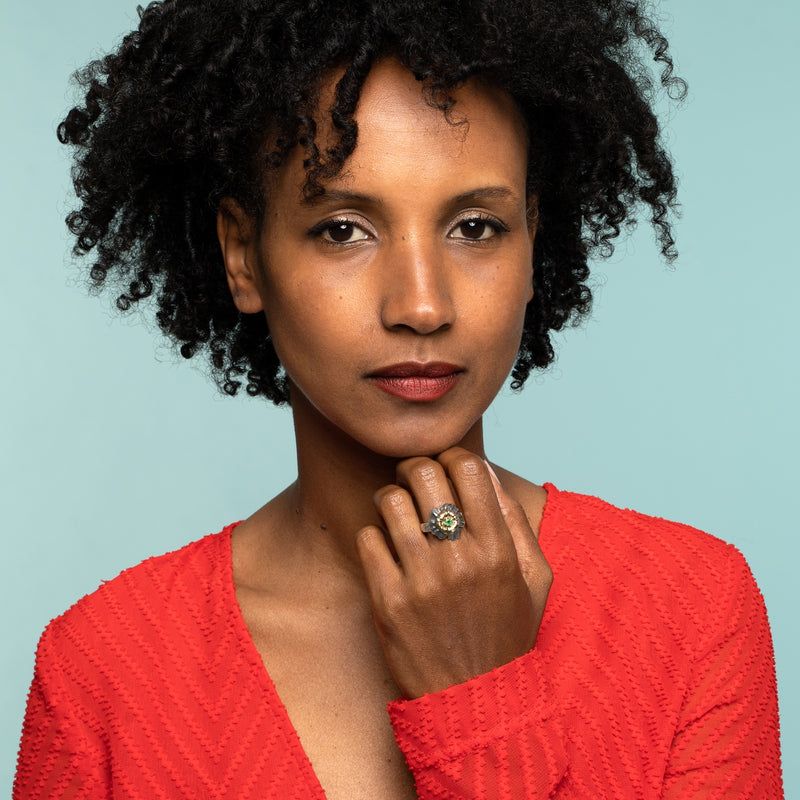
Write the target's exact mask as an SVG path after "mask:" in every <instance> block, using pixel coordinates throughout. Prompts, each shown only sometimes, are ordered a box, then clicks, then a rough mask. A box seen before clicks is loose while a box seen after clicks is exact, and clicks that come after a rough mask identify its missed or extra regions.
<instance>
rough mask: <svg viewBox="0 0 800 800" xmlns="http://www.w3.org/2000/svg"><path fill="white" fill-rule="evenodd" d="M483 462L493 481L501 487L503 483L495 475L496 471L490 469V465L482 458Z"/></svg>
mask: <svg viewBox="0 0 800 800" xmlns="http://www.w3.org/2000/svg"><path fill="white" fill-rule="evenodd" d="M483 463H484V464H486V469H488V470H489V474H490V475H491V476H492V479H493V480H494V482H495V483H496V484H497V485H498V486H499V487H500V488H501V489H502V488H503V484H502V483H500V478H498V477H497V473H496V472H495V471H494V470H493V469H492V465H491V464H490V463H489V462H488V461H487V460H486V459H485V458H484V459H483Z"/></svg>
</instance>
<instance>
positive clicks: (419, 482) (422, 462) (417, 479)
mask: <svg viewBox="0 0 800 800" xmlns="http://www.w3.org/2000/svg"><path fill="white" fill-rule="evenodd" d="M402 474H403V477H404V478H405V479H406V481H408V483H410V484H412V485H414V486H423V487H425V488H432V487H434V486H436V485H438V484H439V482H440V480H441V479H442V477H443V476H442V469H441V467H440V466H439V465H438V464H437V463H436V462H435V461H431V459H429V458H416V459H412V460H411V461H410V462H406V466H405V468H404V470H403V473H402Z"/></svg>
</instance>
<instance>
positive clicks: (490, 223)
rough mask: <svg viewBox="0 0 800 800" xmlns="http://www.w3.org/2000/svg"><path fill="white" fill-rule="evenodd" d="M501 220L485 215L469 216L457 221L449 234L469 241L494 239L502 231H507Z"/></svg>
mask: <svg viewBox="0 0 800 800" xmlns="http://www.w3.org/2000/svg"><path fill="white" fill-rule="evenodd" d="M507 232H508V228H506V227H505V226H504V225H503V224H502V223H501V222H500V221H498V220H495V219H488V218H484V217H468V218H467V219H462V220H461V222H457V223H456V225H455V227H454V228H453V229H452V230H451V231H450V233H449V234H448V235H449V236H450V238H451V239H463V240H465V241H468V242H482V241H486V240H487V239H493V238H494V237H495V236H499V235H500V234H501V233H507Z"/></svg>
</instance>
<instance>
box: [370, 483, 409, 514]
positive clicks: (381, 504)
mask: <svg viewBox="0 0 800 800" xmlns="http://www.w3.org/2000/svg"><path fill="white" fill-rule="evenodd" d="M406 496H407V495H406V491H405V490H404V489H401V488H400V487H399V486H384V487H383V488H382V489H379V490H378V491H377V492H376V494H375V504H376V505H377V506H378V508H380V509H381V510H382V511H394V510H399V509H401V508H402V507H403V505H404V504H405V502H406Z"/></svg>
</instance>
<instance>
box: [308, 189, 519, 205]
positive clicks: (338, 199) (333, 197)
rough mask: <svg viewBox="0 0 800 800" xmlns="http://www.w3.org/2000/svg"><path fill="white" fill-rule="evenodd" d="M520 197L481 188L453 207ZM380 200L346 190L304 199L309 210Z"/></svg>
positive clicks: (455, 200)
mask: <svg viewBox="0 0 800 800" xmlns="http://www.w3.org/2000/svg"><path fill="white" fill-rule="evenodd" d="M518 199H519V198H518V195H517V193H516V192H515V191H513V189H511V188H509V187H508V186H481V187H478V188H476V189H470V190H469V191H468V192H462V193H461V194H459V195H456V196H455V197H454V198H452V200H451V202H452V203H453V205H462V204H464V203H470V202H476V201H479V200H518ZM379 202H380V201H379V199H378V198H377V197H375V196H373V195H369V194H361V193H359V192H348V191H345V190H344V189H325V191H324V192H323V193H322V194H318V195H314V196H313V197H304V198H303V201H302V203H303V205H304V206H307V207H309V208H314V207H316V206H320V205H324V204H326V203H354V204H355V203H358V204H364V205H378V204H379Z"/></svg>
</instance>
